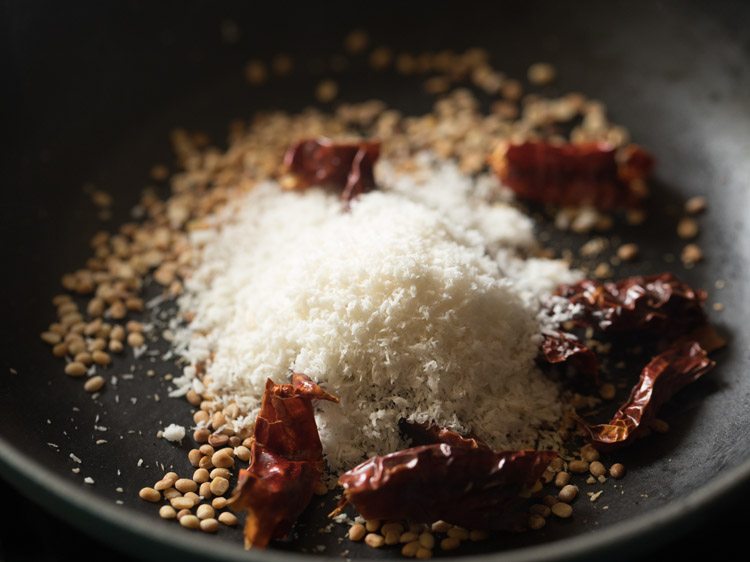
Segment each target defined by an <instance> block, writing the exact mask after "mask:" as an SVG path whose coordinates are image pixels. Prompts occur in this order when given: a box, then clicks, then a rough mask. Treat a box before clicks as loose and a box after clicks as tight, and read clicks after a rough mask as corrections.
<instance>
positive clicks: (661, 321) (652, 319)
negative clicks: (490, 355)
mask: <svg viewBox="0 0 750 562" xmlns="http://www.w3.org/2000/svg"><path fill="white" fill-rule="evenodd" d="M557 294H559V295H560V296H562V297H564V298H566V299H568V301H569V302H570V304H571V306H572V307H576V308H579V307H580V310H582V314H580V315H578V318H577V322H578V323H579V324H580V325H583V326H592V327H594V328H598V329H599V330H601V331H602V332H606V333H637V334H650V335H656V336H659V337H660V338H665V339H671V338H674V337H676V336H679V335H680V334H684V333H687V332H689V331H690V330H693V329H695V328H697V327H698V326H701V325H703V324H705V323H706V314H705V312H704V311H703V302H704V301H705V300H706V293H705V291H701V290H693V289H692V288H691V287H690V286H688V285H687V284H686V283H683V282H682V281H680V280H679V279H677V277H675V276H674V275H673V274H671V273H661V274H659V275H650V276H637V277H628V278H626V279H621V280H620V281H615V282H610V281H608V282H601V281H595V280H592V279H586V280H583V281H580V282H578V283H576V284H574V285H563V286H561V287H559V288H558V290H557Z"/></svg>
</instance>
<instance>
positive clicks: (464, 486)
mask: <svg viewBox="0 0 750 562" xmlns="http://www.w3.org/2000/svg"><path fill="white" fill-rule="evenodd" d="M555 457H557V453H554V452H552V451H515V452H510V451H503V452H494V451H492V450H491V449H489V448H487V447H475V448H472V447H466V446H463V445H447V444H445V443H440V444H433V445H422V446H419V447H412V448H410V449H405V450H403V451H398V452H396V453H391V454H390V455H385V456H381V457H373V458H371V459H370V460H368V461H365V462H364V463H362V464H360V465H359V466H357V467H356V468H353V469H352V470H350V471H348V472H346V473H344V474H343V475H342V476H341V477H340V478H339V484H341V486H343V488H344V495H343V498H342V501H341V503H340V504H339V509H341V508H342V507H343V506H344V505H346V504H347V503H351V504H352V505H353V506H354V507H355V508H356V509H357V511H358V512H359V513H360V514H361V515H362V516H363V517H364V518H365V519H391V520H394V519H395V520H399V519H406V520H408V521H413V522H422V523H431V522H434V521H437V520H443V521H447V522H449V523H453V524H456V525H461V526H464V527H469V528H473V529H503V530H515V529H517V528H518V526H519V513H520V510H518V507H519V506H520V504H521V503H522V501H523V500H522V498H520V497H519V494H520V492H521V491H522V490H523V488H524V487H527V486H531V485H533V484H534V483H535V482H536V481H537V480H538V479H539V477H540V476H541V475H542V473H543V472H544V470H545V468H547V465H549V463H550V462H551V461H552V460H553V459H554V458H555Z"/></svg>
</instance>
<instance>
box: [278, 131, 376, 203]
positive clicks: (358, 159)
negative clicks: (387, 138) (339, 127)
mask: <svg viewBox="0 0 750 562" xmlns="http://www.w3.org/2000/svg"><path fill="white" fill-rule="evenodd" d="M379 156H380V141H365V140H363V141H351V142H337V141H333V140H331V139H327V138H318V139H308V140H302V141H299V142H297V143H295V144H294V145H292V146H291V147H290V148H289V149H288V150H287V152H286V154H285V155H284V173H285V175H284V177H283V180H282V185H283V186H284V187H286V188H288V189H305V188H308V187H310V186H313V185H321V186H330V187H333V188H336V189H338V190H341V199H342V200H343V201H344V202H346V203H348V202H349V201H351V200H352V199H353V198H355V197H357V196H358V195H361V194H362V193H365V192H367V191H371V190H372V189H374V188H375V177H374V173H373V171H374V167H375V162H376V161H377V159H378V157H379Z"/></svg>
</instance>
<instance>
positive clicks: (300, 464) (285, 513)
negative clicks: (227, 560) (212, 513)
mask: <svg viewBox="0 0 750 562" xmlns="http://www.w3.org/2000/svg"><path fill="white" fill-rule="evenodd" d="M314 399H317V400H330V401H332V402H338V398H336V397H335V396H332V395H331V394H328V393H327V392H326V391H325V390H323V389H322V388H320V387H319V386H318V385H317V384H315V383H314V382H313V381H312V380H311V379H310V378H309V377H307V376H306V375H303V374H301V373H294V374H293V375H292V382H291V384H275V383H274V382H273V381H271V380H270V379H269V380H268V382H267V383H266V390H265V392H264V394H263V401H262V403H261V407H260V412H259V413H258V417H257V419H256V420H255V429H254V434H253V438H252V439H253V441H252V445H251V447H250V452H251V457H250V464H249V465H248V467H247V468H246V469H244V470H242V471H240V475H239V481H238V483H237V487H236V488H235V490H234V492H233V494H232V498H231V500H230V502H231V505H232V507H233V509H241V510H246V511H247V518H246V520H245V548H252V547H258V548H264V547H266V546H267V545H268V543H269V541H270V540H271V539H274V538H282V537H284V536H285V535H286V534H287V533H288V532H289V531H290V530H291V528H292V525H293V524H294V522H295V521H296V520H297V517H299V515H300V513H302V511H303V510H304V509H305V507H307V504H308V503H310V499H311V498H312V495H313V491H314V489H315V487H316V485H317V484H318V483H319V482H320V477H321V475H322V473H323V467H324V465H323V447H322V445H321V443H320V437H319V435H318V428H317V426H316V424H315V417H314V410H313V404H312V401H313V400H314Z"/></svg>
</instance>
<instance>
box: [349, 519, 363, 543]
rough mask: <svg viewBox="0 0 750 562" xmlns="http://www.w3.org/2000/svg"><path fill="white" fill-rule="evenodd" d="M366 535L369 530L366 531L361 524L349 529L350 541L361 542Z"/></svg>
mask: <svg viewBox="0 0 750 562" xmlns="http://www.w3.org/2000/svg"><path fill="white" fill-rule="evenodd" d="M366 534H367V529H365V526H364V525H362V524H361V523H355V524H354V525H352V526H351V527H349V540H353V541H355V542H359V541H361V540H362V539H364V538H365V535H366Z"/></svg>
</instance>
